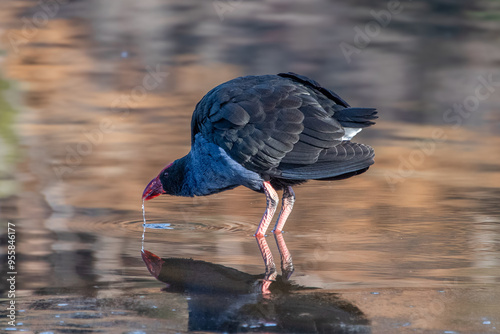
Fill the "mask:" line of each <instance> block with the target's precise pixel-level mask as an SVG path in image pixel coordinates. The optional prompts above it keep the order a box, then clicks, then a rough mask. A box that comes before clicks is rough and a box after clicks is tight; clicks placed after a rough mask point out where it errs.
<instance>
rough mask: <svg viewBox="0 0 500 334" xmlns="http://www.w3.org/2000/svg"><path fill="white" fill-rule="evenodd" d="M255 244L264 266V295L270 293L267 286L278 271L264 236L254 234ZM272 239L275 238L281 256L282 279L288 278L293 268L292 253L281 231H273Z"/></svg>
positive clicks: (274, 278) (273, 279)
mask: <svg viewBox="0 0 500 334" xmlns="http://www.w3.org/2000/svg"><path fill="white" fill-rule="evenodd" d="M255 238H256V240H257V245H258V246H259V249H260V253H261V254H262V258H263V259H264V265H265V266H266V272H265V274H264V279H263V281H262V289H261V291H262V294H263V295H266V294H269V293H271V291H269V286H270V285H271V283H272V282H273V281H275V280H276V277H277V276H278V273H277V271H276V264H275V262H274V257H273V254H272V253H271V250H270V249H269V245H268V244H267V241H266V238H265V237H264V236H256V237H255ZM274 239H276V244H277V245H278V251H279V252H280V258H281V273H282V276H281V277H282V279H283V280H286V281H287V280H288V279H289V278H290V276H292V274H293V271H294V268H293V263H292V255H291V254H290V252H289V251H288V248H287V247H286V243H285V239H284V238H283V234H282V233H275V234H274Z"/></svg>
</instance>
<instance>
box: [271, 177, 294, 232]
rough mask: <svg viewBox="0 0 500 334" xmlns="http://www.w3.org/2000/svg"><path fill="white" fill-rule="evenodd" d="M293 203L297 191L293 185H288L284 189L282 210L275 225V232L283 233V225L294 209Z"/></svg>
mask: <svg viewBox="0 0 500 334" xmlns="http://www.w3.org/2000/svg"><path fill="white" fill-rule="evenodd" d="M293 203H295V193H294V192H293V189H292V187H290V186H288V187H286V188H285V189H283V200H282V202H281V211H280V214H279V216H278V221H277V222H276V225H275V226H274V230H273V233H274V234H276V233H281V231H283V227H284V226H285V223H286V220H287V218H288V216H289V215H290V213H291V212H292V209H293Z"/></svg>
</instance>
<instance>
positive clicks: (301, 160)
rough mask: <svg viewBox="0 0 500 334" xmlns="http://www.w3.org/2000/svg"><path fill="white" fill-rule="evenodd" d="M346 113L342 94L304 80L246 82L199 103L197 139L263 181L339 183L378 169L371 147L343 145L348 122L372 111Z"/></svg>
mask: <svg viewBox="0 0 500 334" xmlns="http://www.w3.org/2000/svg"><path fill="white" fill-rule="evenodd" d="M346 108H347V109H346ZM348 109H349V105H348V104H347V102H345V101H344V100H343V99H342V98H340V97H339V96H338V95H337V94H335V93H334V92H332V91H330V90H327V89H325V88H323V87H321V86H320V85H319V84H318V83H317V82H315V81H313V80H311V79H308V78H306V77H304V76H300V75H297V74H293V73H287V74H279V75H278V76H275V75H266V76H249V77H241V78H237V79H234V80H231V81H229V82H227V83H224V84H222V85H220V86H218V87H216V88H214V89H212V90H211V91H210V92H209V93H208V94H207V95H205V97H204V98H203V99H202V100H201V101H200V102H199V103H198V105H197V106H196V109H195V112H194V114H193V119H192V140H193V141H194V140H195V136H196V134H197V133H201V134H202V135H203V136H204V137H205V139H207V140H209V141H211V142H213V143H215V144H217V145H219V146H220V147H221V148H223V149H224V150H225V151H226V152H227V153H228V154H229V156H231V158H233V159H234V160H235V161H237V162H239V163H240V164H242V165H243V166H244V167H246V168H247V169H249V170H252V171H255V172H257V173H260V174H261V175H268V176H270V177H277V178H286V179H295V180H299V179H318V178H327V177H333V176H336V175H340V174H343V173H349V172H353V171H355V170H356V168H357V169H362V168H366V167H367V166H369V165H371V164H372V163H373V150H372V149H371V148H370V147H369V146H366V145H361V144H354V143H350V142H343V141H342V137H343V135H344V129H343V125H344V124H343V123H342V122H346V123H348V122H351V123H356V122H361V121H362V122H371V119H372V118H370V117H372V116H374V114H373V110H374V109H369V110H370V111H369V112H368V111H364V112H360V111H359V110H358V109H362V108H350V109H353V112H352V113H349V112H347V111H344V110H348ZM365 109H368V108H365ZM338 114H340V115H341V122H339V120H338V118H337V115H338Z"/></svg>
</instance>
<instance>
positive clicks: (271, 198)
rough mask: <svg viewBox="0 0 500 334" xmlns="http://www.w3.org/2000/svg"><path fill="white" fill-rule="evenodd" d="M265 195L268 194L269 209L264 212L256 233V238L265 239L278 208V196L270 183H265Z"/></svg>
mask: <svg viewBox="0 0 500 334" xmlns="http://www.w3.org/2000/svg"><path fill="white" fill-rule="evenodd" d="M264 193H265V194H266V204H267V207H266V211H265V212H264V216H262V219H261V221H260V224H259V227H258V228H257V231H256V232H255V237H256V238H259V237H263V236H264V235H265V234H266V231H267V228H268V227H269V224H270V223H271V220H273V216H274V213H275V212H276V207H277V206H278V200H279V199H278V194H277V193H276V190H274V188H273V187H272V186H271V183H270V182H269V181H265V182H264Z"/></svg>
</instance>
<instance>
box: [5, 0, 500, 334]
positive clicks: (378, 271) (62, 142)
mask: <svg viewBox="0 0 500 334" xmlns="http://www.w3.org/2000/svg"><path fill="white" fill-rule="evenodd" d="M222 3H223V4H226V5H229V6H231V7H217V6H218V5H220V4H221V2H206V3H204V4H198V3H197V2H195V1H184V0H183V1H165V2H160V1H142V2H140V4H139V3H132V2H124V3H123V4H120V5H113V4H111V3H110V2H106V1H100V0H96V1H91V2H83V1H72V2H63V1H61V2H59V3H57V4H54V2H51V4H52V5H53V6H52V7H44V4H45V5H47V6H48V4H49V2H48V1H47V2H41V3H39V2H36V1H14V0H10V1H3V2H2V3H1V4H0V32H2V34H3V39H2V43H3V44H2V46H1V47H0V48H1V49H2V50H4V51H3V52H2V53H1V56H0V59H1V63H2V65H1V66H2V72H1V79H2V82H1V87H0V88H1V90H2V95H1V98H0V115H1V116H0V221H1V224H2V229H3V230H2V232H1V233H2V234H3V235H2V237H1V240H2V244H4V243H5V242H6V241H7V240H8V234H7V223H8V222H10V223H13V224H15V231H16V232H15V240H16V268H15V269H16V272H17V276H16V299H15V301H16V309H17V313H16V321H15V326H12V325H8V324H7V322H4V319H6V320H9V319H8V318H7V317H6V316H7V315H8V311H7V310H6V306H7V305H8V303H9V302H10V299H9V298H7V297H5V298H3V299H2V309H1V310H0V315H1V316H2V318H3V319H2V321H1V322H0V328H1V329H2V331H7V330H9V331H25V332H33V333H39V332H53V333H73V332H75V333H93V332H110V333H157V332H158V333H175V332H180V333H183V332H189V331H198V332H214V331H215V332H216V331H225V332H234V331H241V332H251V331H260V332H272V333H274V332H282V333H290V332H323V333H330V332H360V333H366V332H374V333H401V332H403V333H405V332H412V333H413V332H417V333H420V332H425V333H495V332H498V331H499V328H500V323H499V322H500V312H499V311H498V310H499V309H500V282H499V277H500V208H499V198H500V167H499V166H500V116H499V115H500V113H499V111H498V106H499V105H500V94H498V90H499V89H500V72H499V70H498V63H499V60H500V59H499V57H500V52H499V51H500V45H499V44H498V43H495V42H494V41H496V40H498V37H497V35H498V29H499V28H500V23H499V20H498V17H499V15H498V13H499V9H498V8H497V7H495V6H496V4H495V3H494V2H484V3H476V4H466V3H460V2H457V3H451V2H448V1H432V2H431V1H423V2H418V3H417V2H415V3H413V2H407V3H406V2H404V3H402V7H401V8H400V11H399V12H398V13H395V14H392V15H390V21H389V22H388V23H387V26H385V27H380V30H379V32H378V33H376V34H373V36H371V37H369V41H368V43H365V44H363V45H361V46H362V47H361V46H359V45H358V46H359V47H358V48H357V49H358V51H359V52H354V53H353V54H351V55H350V56H349V57H346V56H345V55H344V54H343V53H342V49H341V47H340V46H341V45H345V44H342V42H345V43H348V44H350V45H355V39H356V31H357V30H356V29H355V28H356V27H358V28H360V29H366V25H367V24H369V23H370V22H371V21H373V20H374V17H373V14H370V11H375V12H376V13H379V14H380V13H381V11H382V10H386V9H387V6H388V3H385V2H380V3H377V4H373V3H369V2H365V1H349V2H347V1H340V2H338V3H336V4H335V5H333V4H331V3H330V2H327V1H320V0H318V1H313V2H308V3H307V4H306V3H302V2H298V1H291V2H282V1H271V2H266V3H257V2H230V3H229V2H227V3H226V2H222ZM47 8H49V9H47ZM50 8H51V9H50ZM221 8H226V9H227V11H221V10H222V9H221ZM40 13H45V14H46V15H49V14H50V15H49V17H50V18H49V19H47V20H44V17H43V14H40ZM380 15H382V14H380ZM37 20H38V21H37ZM27 22H28V23H27ZM29 22H32V25H29ZM358 38H361V39H362V37H359V36H358ZM286 71H294V72H298V73H302V74H305V75H308V76H310V77H312V78H314V79H315V80H317V81H318V82H320V83H322V84H323V85H324V86H326V87H328V88H331V89H333V90H334V91H336V92H337V93H339V95H340V96H342V97H343V98H345V99H346V100H347V101H348V102H349V103H350V104H351V105H354V106H373V107H377V108H378V109H379V111H380V116H381V118H380V119H379V120H378V122H377V124H376V126H374V127H371V128H369V129H366V130H365V131H363V132H362V133H361V134H359V135H358V136H357V137H356V140H357V141H359V142H363V143H366V144H369V145H371V146H373V147H374V148H375V151H376V164H375V165H374V166H373V167H371V168H370V169H369V171H368V172H366V173H365V174H363V175H361V176H357V177H354V178H351V179H348V180H344V181H337V182H309V183H306V184H304V185H301V186H297V187H295V188H294V190H295V193H296V195H297V201H296V204H295V207H294V210H293V212H292V214H291V216H290V218H289V220H288V223H287V225H286V226H285V233H284V235H283V237H284V243H285V244H286V248H287V249H288V251H289V252H290V254H291V256H292V258H293V268H294V272H293V274H292V275H291V277H290V279H289V280H287V279H286V277H282V276H281V273H282V271H281V266H280V262H281V261H280V253H279V250H278V246H277V241H276V240H275V239H274V237H273V236H272V234H271V233H270V234H269V236H268V237H267V238H266V239H265V240H266V241H267V244H268V245H269V248H270V251H271V252H272V254H273V256H274V261H275V264H276V267H277V273H278V274H279V276H277V277H276V280H275V281H272V282H269V283H270V285H269V286H268V288H269V291H270V294H264V295H263V294H262V293H261V292H262V286H263V284H265V283H266V280H265V275H264V273H265V271H266V268H265V266H264V262H263V260H262V257H261V254H260V251H259V248H258V245H257V243H256V240H255V238H254V237H253V234H254V232H255V229H256V227H257V224H258V221H259V220H260V217H261V216H262V213H263V211H264V207H265V198H264V196H263V195H261V194H257V193H254V192H252V191H250V190H247V189H244V188H241V187H240V188H237V189H234V190H231V191H227V192H223V193H220V194H216V195H212V196H209V197H198V198H174V197H165V196H160V197H158V198H156V199H154V200H152V201H149V202H147V203H146V217H147V224H146V226H143V216H142V211H141V194H142V191H143V189H144V187H145V186H146V184H147V183H148V182H149V181H150V180H151V178H153V177H154V176H155V175H157V173H158V172H159V171H160V170H161V168H163V166H165V165H166V164H167V163H169V162H171V161H172V160H174V159H176V158H179V157H181V156H182V155H184V154H186V153H187V152H188V151H189V145H190V134H189V127H190V117H191V113H192V110H193V108H194V106H195V105H196V103H197V102H198V101H199V99H200V98H201V97H202V96H203V95H204V94H205V93H206V92H207V91H208V90H210V89H211V88H212V87H213V86H215V85H217V84H219V83H221V82H224V81H226V80H229V79H231V78H234V77H236V76H240V75H247V74H264V73H278V72H286ZM151 73H156V74H155V75H152V74H151ZM476 102H477V103H476ZM460 106H463V107H462V108H460ZM144 227H146V228H145V229H144ZM143 232H144V235H143ZM142 236H143V238H142ZM281 247H283V246H281ZM142 249H144V250H146V251H148V252H150V253H146V252H144V253H142V254H141V250H142ZM143 254H152V255H150V257H146V258H145V259H146V260H143V256H144V255H143ZM158 258H163V259H164V262H163V263H162V264H161V265H160V264H158V263H161V260H158ZM3 259H5V260H2V262H3V263H2V280H1V283H0V284H1V285H0V288H1V289H2V291H3V292H6V293H5V294H7V292H8V289H9V285H7V284H6V282H7V281H6V280H7V278H8V277H9V274H7V272H8V271H7V269H4V268H7V266H4V264H7V260H6V256H5V257H3ZM148 259H149V260H148ZM188 259H193V260H194V261H189V260H188ZM145 261H146V262H145ZM148 261H149V262H148ZM158 261H160V262H158ZM147 263H150V265H149V266H150V267H149V270H148V266H147ZM155 263H157V264H156V266H154V265H153V264H155ZM155 268H157V269H158V270H160V269H161V270H163V271H161V270H160V271H158V272H161V275H160V276H159V279H158V280H157V279H155V278H154V277H152V274H151V273H150V270H152V271H153V273H154V272H155V271H154V270H156V269H155ZM289 273H290V271H286V270H285V275H284V276H287V275H288V274H289ZM165 283H167V284H165ZM3 295H4V294H3ZM4 305H5V307H4Z"/></svg>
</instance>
